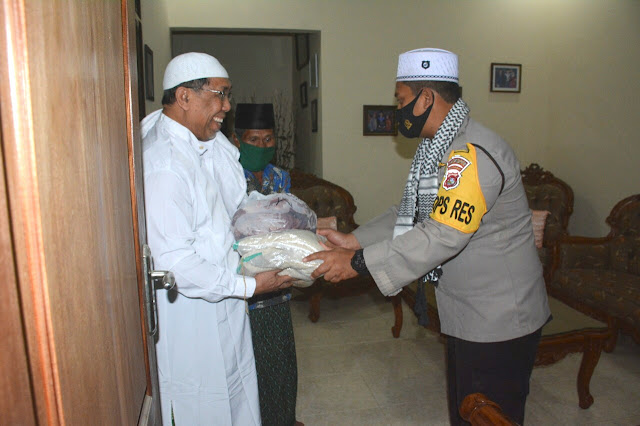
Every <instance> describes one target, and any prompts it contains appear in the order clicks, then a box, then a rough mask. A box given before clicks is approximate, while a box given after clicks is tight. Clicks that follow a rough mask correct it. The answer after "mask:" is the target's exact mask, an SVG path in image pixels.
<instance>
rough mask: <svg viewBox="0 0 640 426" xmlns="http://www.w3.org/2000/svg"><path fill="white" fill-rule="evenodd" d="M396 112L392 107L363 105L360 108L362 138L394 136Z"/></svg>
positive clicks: (396, 130) (395, 133) (395, 131)
mask: <svg viewBox="0 0 640 426" xmlns="http://www.w3.org/2000/svg"><path fill="white" fill-rule="evenodd" d="M396 110H397V108H396V107H395V106H394V105H364V106H363V107H362V134H363V135H364V136H396V135H397V134H398V126H397V125H396Z"/></svg>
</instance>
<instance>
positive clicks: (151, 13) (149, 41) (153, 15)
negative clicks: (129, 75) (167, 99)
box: [140, 0, 171, 114]
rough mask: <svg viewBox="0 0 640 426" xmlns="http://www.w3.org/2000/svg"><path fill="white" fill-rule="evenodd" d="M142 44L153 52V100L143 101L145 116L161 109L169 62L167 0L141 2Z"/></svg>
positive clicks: (142, 0) (169, 39)
mask: <svg viewBox="0 0 640 426" xmlns="http://www.w3.org/2000/svg"><path fill="white" fill-rule="evenodd" d="M140 8H141V16H142V43H143V44H146V45H148V46H149V47H150V48H151V50H152V51H153V80H154V82H155V84H154V87H155V91H154V99H153V101H145V102H146V103H145V108H146V110H147V114H149V113H151V112H153V111H155V110H157V109H160V108H162V78H163V77H164V69H165V67H166V66H167V64H168V63H169V61H170V60H171V46H170V41H171V37H170V35H169V15H168V12H167V0H141V2H140Z"/></svg>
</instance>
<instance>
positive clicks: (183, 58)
mask: <svg viewBox="0 0 640 426" xmlns="http://www.w3.org/2000/svg"><path fill="white" fill-rule="evenodd" d="M216 77H220V78H229V74H227V70H225V69H224V67H223V66H222V65H221V64H220V62H218V60H217V59H216V58H214V57H213V56H211V55H207V54H206V53H199V52H189V53H183V54H182V55H178V56H176V57H175V58H173V59H172V60H171V61H170V62H169V64H168V65H167V68H166V69H165V70H164V80H163V81H162V88H163V89H164V90H167V89H172V88H174V87H176V86H177V85H178V84H180V83H184V82H187V81H191V80H197V79H199V78H216Z"/></svg>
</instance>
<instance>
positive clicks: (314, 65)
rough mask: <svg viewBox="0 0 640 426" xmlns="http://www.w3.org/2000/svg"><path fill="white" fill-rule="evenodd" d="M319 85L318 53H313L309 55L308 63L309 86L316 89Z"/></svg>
mask: <svg viewBox="0 0 640 426" xmlns="http://www.w3.org/2000/svg"><path fill="white" fill-rule="evenodd" d="M319 85H320V82H319V81H318V54H317V53H314V54H313V56H311V62H310V63H309V87H312V88H314V89H317V88H318V86H319Z"/></svg>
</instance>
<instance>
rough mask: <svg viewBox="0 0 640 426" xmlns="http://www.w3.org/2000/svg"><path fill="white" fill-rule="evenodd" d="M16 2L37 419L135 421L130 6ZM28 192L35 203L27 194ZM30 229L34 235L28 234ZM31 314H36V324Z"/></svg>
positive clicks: (26, 276) (15, 151)
mask: <svg viewBox="0 0 640 426" xmlns="http://www.w3.org/2000/svg"><path fill="white" fill-rule="evenodd" d="M4 4H5V5H6V4H8V3H6V2H5V3H4ZM16 4H19V5H20V7H21V8H22V9H21V10H22V17H23V20H22V21H21V23H20V25H22V26H21V28H19V29H18V30H19V31H22V32H23V36H24V39H25V40H26V45H23V46H21V47H20V48H19V49H18V50H19V52H18V53H21V54H23V57H22V58H21V59H19V60H18V61H17V63H16V66H17V67H21V71H22V72H23V73H24V74H23V77H24V81H23V82H7V84H9V85H11V84H15V85H16V86H17V87H16V88H15V90H16V91H18V92H22V94H23V96H24V97H25V98H26V99H23V100H21V99H18V98H12V100H11V101H10V104H9V107H10V108H14V109H21V108H24V105H23V103H28V104H29V105H28V107H27V108H26V112H27V113H26V116H25V117H23V119H24V120H27V122H28V123H29V124H28V125H27V127H28V128H27V131H26V132H23V133H22V134H21V135H18V136H16V138H15V139H12V140H10V141H6V142H7V143H9V144H11V147H10V152H11V158H9V159H8V165H7V169H8V175H9V179H8V180H9V181H10V182H9V185H8V188H9V199H10V200H12V199H14V201H16V202H14V203H12V204H11V205H12V217H15V218H20V219H16V220H15V222H14V223H13V226H14V227H16V228H17V229H19V230H20V231H21V232H18V234H19V236H18V238H19V239H21V240H20V244H17V246H18V250H19V249H20V248H24V251H20V252H19V253H18V255H19V256H20V257H21V259H19V261H18V265H19V269H21V271H19V272H22V273H21V274H20V277H21V280H20V288H21V291H22V294H25V295H28V297H25V298H24V299H23V305H24V306H23V310H24V312H25V318H26V320H25V331H26V334H27V340H28V342H29V352H30V357H31V358H32V359H33V361H32V363H33V364H34V365H35V367H34V368H32V375H33V376H35V378H34V380H35V381H36V383H38V382H41V383H42V384H43V386H44V390H43V391H37V393H38V395H36V400H37V403H36V405H37V406H38V410H39V411H40V414H39V418H40V421H41V422H42V423H43V424H45V423H46V422H49V421H51V420H54V422H57V421H60V422H61V423H67V424H101V425H103V424H104V425H107V424H118V425H120V424H127V425H128V424H135V423H136V421H137V419H138V415H139V412H140V408H141V406H142V403H143V399H144V395H145V389H146V377H145V368H144V356H143V348H142V333H141V323H140V312H139V301H138V288H137V274H136V263H135V262H136V256H135V251H134V250H135V248H134V237H133V221H132V218H133V214H132V203H131V192H130V190H131V188H130V182H129V146H128V126H127V122H128V118H127V106H126V104H127V102H126V99H125V90H126V85H125V70H124V57H125V55H124V54H123V39H122V31H123V25H122V10H123V9H122V6H121V4H120V2H116V1H99V2H94V1H86V2H85V1H81V2H79V1H72V0H67V1H62V0H49V1H46V2H45V1H43V2H40V1H38V2H28V7H25V4H26V1H25V0H21V1H14V2H12V5H11V7H13V6H15V5H16ZM18 26H19V25H18ZM25 85H26V86H25ZM12 93H14V92H12ZM4 106H5V105H4V102H3V107H4ZM3 125H4V123H3ZM25 173H26V174H27V175H29V176H31V177H33V180H32V181H30V182H27V183H26V186H27V187H26V188H25V183H24V182H21V178H20V176H21V175H23V174H25ZM25 191H27V192H26V193H25ZM25 194H28V196H29V197H31V199H30V203H25V202H21V201H20V198H21V197H23V196H24V195H25ZM34 205H35V206H36V208H35V209H32V206H34ZM28 209H32V210H35V211H34V213H33V217H29V215H26V216H25V213H26V210H28ZM27 229H28V230H29V231H26V230H27ZM22 231H24V232H22ZM33 232H35V233H36V234H37V236H36V237H35V240H34V241H35V242H32V241H31V240H29V238H30V237H28V236H27V235H25V234H32V233H33ZM31 238H33V237H31ZM34 244H35V245H37V247H33V246H34ZM29 271H38V272H39V273H40V276H37V275H35V274H32V273H30V272H29ZM30 312H35V313H40V315H34V317H33V319H31V318H30V316H29V313H30ZM43 404H44V408H43ZM45 420H46V421H45Z"/></svg>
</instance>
